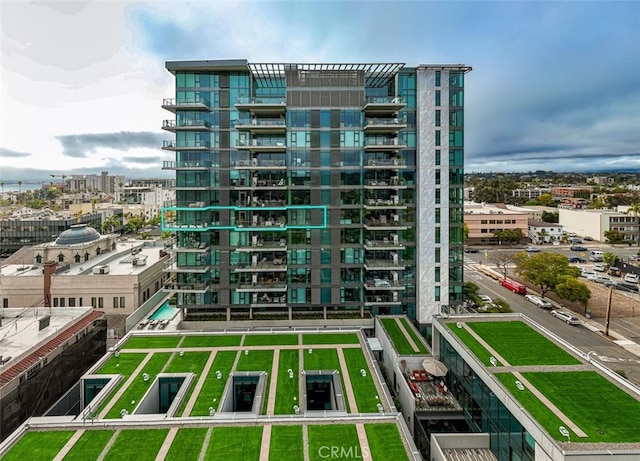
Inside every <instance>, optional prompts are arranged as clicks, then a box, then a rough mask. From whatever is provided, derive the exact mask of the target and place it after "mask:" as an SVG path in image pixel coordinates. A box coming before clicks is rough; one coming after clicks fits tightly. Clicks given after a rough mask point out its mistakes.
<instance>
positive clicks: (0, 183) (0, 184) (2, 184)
mask: <svg viewBox="0 0 640 461" xmlns="http://www.w3.org/2000/svg"><path fill="white" fill-rule="evenodd" d="M0 187H2V195H4V181H2V182H0Z"/></svg>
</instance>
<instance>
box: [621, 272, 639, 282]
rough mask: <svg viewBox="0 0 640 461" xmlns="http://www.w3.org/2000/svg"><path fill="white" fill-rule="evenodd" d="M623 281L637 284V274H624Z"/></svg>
mask: <svg viewBox="0 0 640 461" xmlns="http://www.w3.org/2000/svg"><path fill="white" fill-rule="evenodd" d="M624 281H625V282H629V283H638V274H624Z"/></svg>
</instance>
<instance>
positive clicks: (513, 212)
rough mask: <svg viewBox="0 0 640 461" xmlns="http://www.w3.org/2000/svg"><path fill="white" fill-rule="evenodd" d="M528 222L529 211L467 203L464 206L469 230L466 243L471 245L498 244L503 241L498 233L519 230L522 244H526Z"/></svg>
mask: <svg viewBox="0 0 640 461" xmlns="http://www.w3.org/2000/svg"><path fill="white" fill-rule="evenodd" d="M528 220H529V216H528V213H527V211H526V210H524V209H521V208H515V209H514V207H509V208H507V207H506V206H504V205H502V204H497V205H496V204H486V203H472V202H467V203H465V206H464V223H465V224H466V226H467V229H468V230H469V234H468V235H467V239H466V242H467V244H469V245H475V244H478V245H492V244H498V243H499V242H500V241H501V239H500V238H498V237H497V236H496V235H495V232H496V231H504V230H517V229H519V230H520V231H521V232H522V236H523V238H522V240H521V242H520V243H526V241H527V235H528V233H529V223H528Z"/></svg>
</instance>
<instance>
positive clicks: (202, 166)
mask: <svg viewBox="0 0 640 461" xmlns="http://www.w3.org/2000/svg"><path fill="white" fill-rule="evenodd" d="M213 166H218V165H214V164H213V163H212V162H210V161H197V162H194V161H186V160H181V161H179V162H175V161H172V160H165V161H163V162H162V169H163V170H178V169H180V170H206V169H208V168H211V167H213Z"/></svg>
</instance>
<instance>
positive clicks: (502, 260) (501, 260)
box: [489, 251, 515, 278]
mask: <svg viewBox="0 0 640 461" xmlns="http://www.w3.org/2000/svg"><path fill="white" fill-rule="evenodd" d="M489 262H491V263H492V264H493V265H495V266H496V267H497V268H498V270H499V271H500V273H501V274H502V276H503V277H504V278H506V277H507V274H508V273H509V268H510V267H511V266H513V265H514V264H515V259H514V254H513V253H506V252H503V251H500V252H491V256H489Z"/></svg>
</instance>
